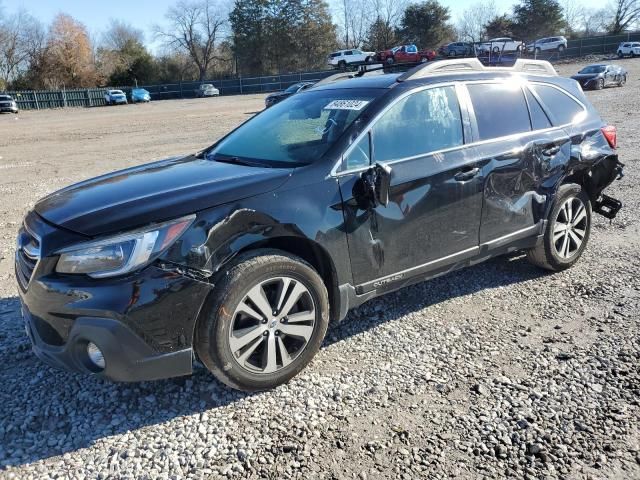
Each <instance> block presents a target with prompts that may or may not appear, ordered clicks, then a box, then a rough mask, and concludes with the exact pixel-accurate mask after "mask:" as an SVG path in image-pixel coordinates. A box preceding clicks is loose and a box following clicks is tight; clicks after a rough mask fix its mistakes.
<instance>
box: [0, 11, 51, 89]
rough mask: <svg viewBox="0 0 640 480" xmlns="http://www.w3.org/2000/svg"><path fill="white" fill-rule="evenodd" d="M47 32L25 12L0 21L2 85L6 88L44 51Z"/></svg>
mask: <svg viewBox="0 0 640 480" xmlns="http://www.w3.org/2000/svg"><path fill="white" fill-rule="evenodd" d="M44 42H45V32H44V28H43V27H42V24H41V23H40V22H38V21H37V20H36V19H35V18H34V17H32V16H31V15H29V14H28V13H27V12H26V11H24V10H19V11H18V12H17V13H16V14H15V15H11V16H9V17H6V18H4V19H0V84H4V85H5V86H6V85H7V84H8V83H9V82H10V81H12V80H14V79H15V78H16V77H18V76H19V75H20V74H21V73H23V72H24V71H25V70H26V69H27V68H28V67H29V65H30V63H31V62H32V61H33V60H34V59H35V58H36V57H37V56H38V55H39V53H40V52H41V51H42V49H43V46H44Z"/></svg>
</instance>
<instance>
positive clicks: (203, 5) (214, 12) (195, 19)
mask: <svg viewBox="0 0 640 480" xmlns="http://www.w3.org/2000/svg"><path fill="white" fill-rule="evenodd" d="M166 18H167V20H168V21H169V24H168V25H167V27H166V28H160V27H156V29H155V30H156V34H157V35H158V37H159V38H160V39H162V40H163V42H164V44H165V46H167V47H169V48H171V49H173V50H175V51H178V52H180V51H181V52H184V53H186V54H188V55H189V56H190V57H191V59H192V60H193V62H194V63H195V64H196V66H197V67H198V72H199V78H200V80H201V81H202V80H204V79H205V78H206V75H207V72H208V70H209V67H210V66H212V65H213V63H214V60H215V58H216V47H217V42H219V41H220V40H221V37H222V36H223V35H222V34H223V31H224V29H225V28H226V26H227V18H228V15H227V11H226V8H225V7H224V6H223V5H222V4H220V3H218V2H217V1H216V0H180V1H179V2H178V3H177V4H176V5H175V6H173V7H171V8H169V10H168V12H167V14H166Z"/></svg>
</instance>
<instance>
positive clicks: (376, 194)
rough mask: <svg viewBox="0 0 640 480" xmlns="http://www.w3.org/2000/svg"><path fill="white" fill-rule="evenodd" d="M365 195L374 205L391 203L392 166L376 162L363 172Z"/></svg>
mask: <svg viewBox="0 0 640 480" xmlns="http://www.w3.org/2000/svg"><path fill="white" fill-rule="evenodd" d="M361 179H362V182H363V184H364V185H363V186H364V190H365V195H366V196H367V197H368V201H369V202H370V204H372V205H373V207H374V208H375V207H377V206H378V205H382V206H384V207H386V206H387V205H388V204H389V190H390V189H391V167H390V166H389V165H384V164H381V163H376V164H375V165H374V166H373V167H371V168H369V169H368V170H366V171H364V172H362V175H361Z"/></svg>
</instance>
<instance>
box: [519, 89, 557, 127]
mask: <svg viewBox="0 0 640 480" xmlns="http://www.w3.org/2000/svg"><path fill="white" fill-rule="evenodd" d="M525 92H526V96H527V103H528V104H529V113H530V115H531V126H532V127H533V129H534V130H543V129H545V128H549V127H551V121H550V120H549V117H547V114H546V113H544V110H543V109H542V107H541V106H540V103H539V102H538V100H536V98H535V97H534V96H533V95H532V94H531V92H530V91H529V90H528V89H525Z"/></svg>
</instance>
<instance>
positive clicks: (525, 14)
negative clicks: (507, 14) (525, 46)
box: [513, 0, 566, 40]
mask: <svg viewBox="0 0 640 480" xmlns="http://www.w3.org/2000/svg"><path fill="white" fill-rule="evenodd" d="M513 21H514V32H513V33H514V35H515V36H516V37H518V39H523V40H535V39H537V38H540V37H548V36H550V35H557V34H558V33H560V32H563V31H564V28H565V26H566V24H565V21H564V15H563V12H562V7H561V6H560V4H559V3H558V2H557V1H556V0H523V1H522V3H520V4H519V5H515V6H514V7H513Z"/></svg>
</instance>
